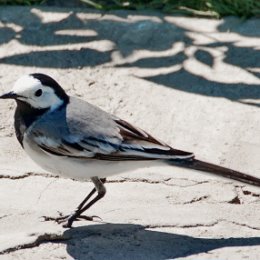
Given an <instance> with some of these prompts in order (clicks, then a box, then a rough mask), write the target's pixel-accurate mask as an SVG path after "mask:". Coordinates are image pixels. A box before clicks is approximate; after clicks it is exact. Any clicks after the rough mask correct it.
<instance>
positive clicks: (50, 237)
mask: <svg viewBox="0 0 260 260" xmlns="http://www.w3.org/2000/svg"><path fill="white" fill-rule="evenodd" d="M32 235H33V234H32ZM68 239H69V237H68V236H65V235H64V233H62V234H42V235H39V236H38V237H37V238H36V239H35V240H34V241H33V242H29V243H26V244H22V245H16V246H14V247H10V248H8V249H4V250H3V251H0V255H3V254H8V253H11V252H14V251H18V250H21V249H25V248H33V247H37V246H39V245H41V244H43V243H46V242H53V241H59V240H68Z"/></svg>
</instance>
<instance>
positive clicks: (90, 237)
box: [64, 224, 260, 260]
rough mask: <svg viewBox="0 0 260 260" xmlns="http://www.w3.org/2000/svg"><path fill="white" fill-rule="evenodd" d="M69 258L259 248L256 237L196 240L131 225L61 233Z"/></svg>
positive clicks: (148, 256) (173, 255) (160, 256)
mask: <svg viewBox="0 0 260 260" xmlns="http://www.w3.org/2000/svg"><path fill="white" fill-rule="evenodd" d="M64 235H65V236H66V237H69V238H70V239H68V240H66V241H65V243H66V246H67V252H68V254H69V255H70V256H71V257H73V259H78V260H83V259H84V260H85V259H87V258H88V257H89V258H93V259H95V260H99V259H102V260H103V259H104V257H105V259H107V260H109V259H124V260H128V259H129V260H134V259H144V260H145V259H147V260H148V259H149V260H153V259H156V260H160V259H174V258H178V257H188V256H192V255H196V254H200V253H207V252H209V251H211V250H215V249H218V248H223V247H243V246H256V245H260V237H247V238H245V237H237V238H198V237H192V236H188V235H181V234H174V233H168V232H163V231H157V230H149V229H146V228H145V226H142V225H134V224H97V225H90V226H83V227H76V228H73V229H70V230H66V231H65V232H64Z"/></svg>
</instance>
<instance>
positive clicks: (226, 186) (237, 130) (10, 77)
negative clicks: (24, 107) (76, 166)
mask: <svg viewBox="0 0 260 260" xmlns="http://www.w3.org/2000/svg"><path fill="white" fill-rule="evenodd" d="M259 28H260V20H257V19H251V20H248V21H241V20H239V19H236V18H233V17H228V18H226V19H225V20H206V19H196V18H183V17H180V16H179V17H178V16H175V17H174V16H162V15H160V14H154V13H138V12H113V13H106V14H103V13H99V12H97V11H93V10H87V9H54V8H49V9H48V8H21V7H19V8H18V7H1V9H0V91H1V92H2V91H7V90H9V89H10V88H11V87H12V85H13V83H14V81H15V80H16V79H17V78H18V77H19V76H20V75H22V74H25V73H32V72H43V73H47V74H49V75H51V76H53V77H54V78H55V79H56V80H57V81H59V82H60V83H61V85H62V86H64V88H66V90H67V91H68V92H69V93H70V94H71V95H77V96H79V97H81V98H83V99H85V100H88V101H89V102H91V103H93V104H95V105H98V106H100V107H101V108H103V109H105V110H106V111H109V112H111V113H114V114H116V115H117V116H119V117H122V118H124V119H126V120H129V121H130V122H132V123H134V124H136V125H138V126H140V127H142V128H144V129H145V130H147V131H149V132H150V133H152V134H153V135H155V136H156V137H159V138H160V139H162V140H164V141H165V142H168V143H169V144H171V145H172V146H174V147H176V148H179V149H184V150H187V151H193V152H195V154H196V155H197V157H198V158H200V159H204V160H207V161H210V162H213V163H217V164H221V165H224V166H227V167H231V168H234V169H237V170H240V171H244V172H247V173H250V174H252V175H255V176H258V177H260V161H259V155H260V135H259V130H260V110H259V107H260V86H259V84H260V79H259V75H260V68H259V67H260V66H259V65H260V52H259V46H260V38H259V36H260V30H259ZM13 112H14V103H13V102H11V101H10V102H9V101H1V103H0V130H1V131H0V154H1V157H0V189H1V192H0V254H1V255H0V259H1V260H2V259H3V260H9V259H12V260H13V259H79V260H85V259H95V260H98V259H106V260H107V259H111V260H112V259H113V260H115V259H117V260H118V259H124V260H127V259H129V260H134V259H136V260H141V259H145V260H152V259H156V260H162V259H214V260H216V259H221V260H225V259H237V260H239V259H259V256H260V214H259V212H260V189H259V188H254V187H250V186H248V185H243V184H239V183H234V182H232V181H230V180H223V179H216V178H212V177H210V176H209V175H204V174H201V173H199V172H193V171H189V170H183V169H178V168H174V167H157V168H148V169H140V170H138V171H135V172H131V173H127V174H124V175H120V176H115V177H113V178H110V179H109V180H108V183H107V185H106V187H107V190H108V193H107V196H106V197H105V198H104V199H103V200H102V201H101V202H99V203H98V204H96V205H95V206H94V207H93V208H91V209H90V210H89V214H90V215H98V216H100V217H102V219H103V221H102V222H98V221H97V222H78V223H75V225H74V228H73V229H70V230H67V229H64V228H62V227H61V226H60V225H58V224H56V223H52V222H44V221H43V219H42V218H41V217H42V216H44V215H49V216H56V215H57V214H58V211H60V212H63V213H69V212H71V211H72V210H73V209H74V208H75V207H76V205H77V204H78V203H79V202H80V201H81V200H82V199H83V197H84V196H85V195H86V194H87V192H88V191H89V190H90V189H92V187H93V184H92V183H90V182H78V181H74V180H70V179H62V178H55V177H53V176H51V175H48V174H47V173H45V172H44V171H43V170H41V169H40V168H38V167H37V166H35V165H34V164H33V163H32V162H31V161H30V159H29V158H27V156H26V155H25V153H24V152H23V150H22V149H21V147H20V146H19V144H18V142H17V141H16V138H15V135H14V130H13Z"/></svg>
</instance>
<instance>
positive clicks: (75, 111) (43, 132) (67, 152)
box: [30, 98, 194, 161]
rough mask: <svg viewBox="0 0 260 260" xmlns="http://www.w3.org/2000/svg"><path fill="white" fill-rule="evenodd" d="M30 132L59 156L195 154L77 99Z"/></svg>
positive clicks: (130, 157)
mask: <svg viewBox="0 0 260 260" xmlns="http://www.w3.org/2000/svg"><path fill="white" fill-rule="evenodd" d="M46 122H48V124H47V123H46ZM50 122H51V123H50ZM30 135H31V138H33V140H34V142H36V143H37V145H38V146H39V147H40V148H41V149H42V150H43V151H45V152H47V153H51V154H53V155H56V156H67V157H73V158H83V159H84V158H86V159H99V160H109V161H124V160H154V159H176V160H189V159H192V158H193V157H194V155H193V154H192V153H188V152H184V151H180V150H175V149H173V148H171V147H170V146H169V145H167V144H165V143H163V142H161V141H159V140H157V139H155V138H154V137H152V136H151V135H149V134H148V133H146V132H145V131H143V130H141V129H139V128H137V127H134V126H133V125H131V124H129V123H128V122H126V121H123V120H121V119H119V118H116V117H114V116H112V115H110V114H108V113H106V112H104V111H102V110H101V109H99V108H97V107H95V106H92V105H91V104H88V103H86V102H83V101H81V100H80V99H76V98H71V100H70V103H69V105H68V106H67V107H64V108H63V109H62V110H59V111H57V112H52V113H50V114H47V115H46V116H45V117H43V118H41V119H40V120H39V121H38V122H37V123H35V125H34V126H33V127H32V128H31V130H30Z"/></svg>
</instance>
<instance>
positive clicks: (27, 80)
mask: <svg viewBox="0 0 260 260" xmlns="http://www.w3.org/2000/svg"><path fill="white" fill-rule="evenodd" d="M41 86H42V84H41V82H40V80H38V79H36V78H34V77H33V76H31V75H24V76H22V77H21V78H19V79H18V80H17V81H16V82H15V83H14V86H13V89H12V91H13V92H15V93H22V92H26V91H30V90H32V89H35V88H39V87H41Z"/></svg>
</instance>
